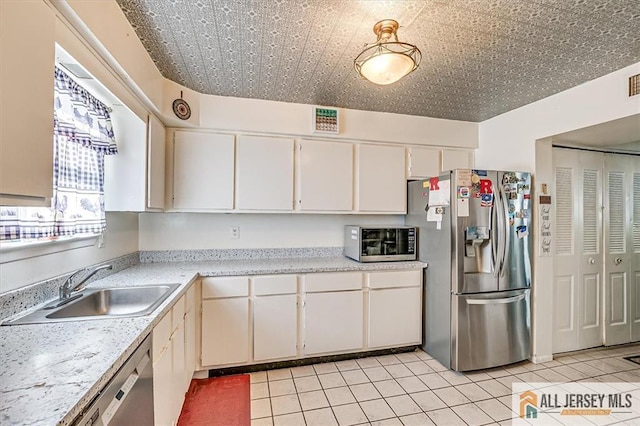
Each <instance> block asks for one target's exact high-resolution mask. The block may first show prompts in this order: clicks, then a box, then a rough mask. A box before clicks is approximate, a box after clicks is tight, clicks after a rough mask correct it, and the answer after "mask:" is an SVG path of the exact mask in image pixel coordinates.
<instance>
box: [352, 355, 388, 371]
mask: <svg viewBox="0 0 640 426" xmlns="http://www.w3.org/2000/svg"><path fill="white" fill-rule="evenodd" d="M356 362H357V363H358V365H359V366H360V368H362V369H363V370H364V369H365V368H374V367H381V366H382V365H381V364H380V363H379V362H378V360H377V359H375V358H373V357H372V358H360V359H357V360H356Z"/></svg>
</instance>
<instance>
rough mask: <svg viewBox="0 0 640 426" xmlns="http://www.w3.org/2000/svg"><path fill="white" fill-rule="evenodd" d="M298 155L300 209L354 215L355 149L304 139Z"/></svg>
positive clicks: (348, 145)
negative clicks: (352, 212) (350, 213)
mask: <svg viewBox="0 0 640 426" xmlns="http://www.w3.org/2000/svg"><path fill="white" fill-rule="evenodd" d="M298 153H299V157H298V160H299V161H298V170H297V172H298V174H297V177H298V195H297V199H298V208H299V209H300V210H303V211H344V212H350V211H351V210H352V209H353V145H352V144H350V143H345V142H329V141H316V140H305V139H303V140H301V141H300V144H299V149H298Z"/></svg>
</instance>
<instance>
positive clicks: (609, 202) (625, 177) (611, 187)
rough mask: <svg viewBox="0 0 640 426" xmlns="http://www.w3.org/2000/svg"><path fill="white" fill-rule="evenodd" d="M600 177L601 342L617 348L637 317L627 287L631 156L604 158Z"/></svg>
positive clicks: (633, 296)
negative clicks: (602, 198)
mask: <svg viewBox="0 0 640 426" xmlns="http://www.w3.org/2000/svg"><path fill="white" fill-rule="evenodd" d="M604 175H605V176H604V178H605V179H604V185H605V194H606V197H605V235H604V240H605V256H604V257H605V262H604V268H605V270H604V277H605V283H604V319H605V327H604V343H605V345H617V344H620V343H627V342H629V341H630V340H631V324H632V322H633V320H632V318H633V317H636V316H637V315H636V313H635V311H636V309H635V306H633V307H632V301H634V303H633V304H634V305H635V299H636V294H635V293H636V291H635V289H634V288H633V287H635V286H632V285H631V260H632V256H631V253H632V251H633V243H632V232H631V229H632V226H631V222H632V202H631V201H632V200H631V199H632V180H633V179H632V175H633V173H631V157H630V156H624V155H608V156H607V157H606V159H605V170H604ZM634 281H635V279H634ZM632 308H633V312H632Z"/></svg>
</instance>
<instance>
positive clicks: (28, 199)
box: [0, 1, 55, 207]
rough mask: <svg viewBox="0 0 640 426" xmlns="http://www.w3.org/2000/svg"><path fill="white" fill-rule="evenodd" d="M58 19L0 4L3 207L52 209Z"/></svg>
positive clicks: (39, 5) (45, 10)
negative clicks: (56, 32)
mask: <svg viewBox="0 0 640 426" xmlns="http://www.w3.org/2000/svg"><path fill="white" fill-rule="evenodd" d="M54 40H55V16H54V13H53V11H52V10H51V9H50V7H49V6H48V5H47V4H46V3H45V2H42V1H0V49H1V52H2V59H1V60H0V76H1V78H0V81H1V82H2V83H1V85H0V204H2V205H17V206H28V205H30V206H45V207H49V206H50V205H51V196H52V194H53V90H54V89H53V76H54V60H55V43H54Z"/></svg>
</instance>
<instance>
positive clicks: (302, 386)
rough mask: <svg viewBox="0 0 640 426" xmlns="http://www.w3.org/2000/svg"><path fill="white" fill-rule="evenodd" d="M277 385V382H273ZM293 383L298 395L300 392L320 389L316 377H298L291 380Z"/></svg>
mask: <svg viewBox="0 0 640 426" xmlns="http://www.w3.org/2000/svg"><path fill="white" fill-rule="evenodd" d="M274 383H277V382H274ZM293 383H294V384H295V386H296V391H297V392H298V393H301V392H311V391H314V390H319V389H322V386H320V381H319V380H318V376H315V375H314V376H307V377H298V378H296V379H293Z"/></svg>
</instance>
